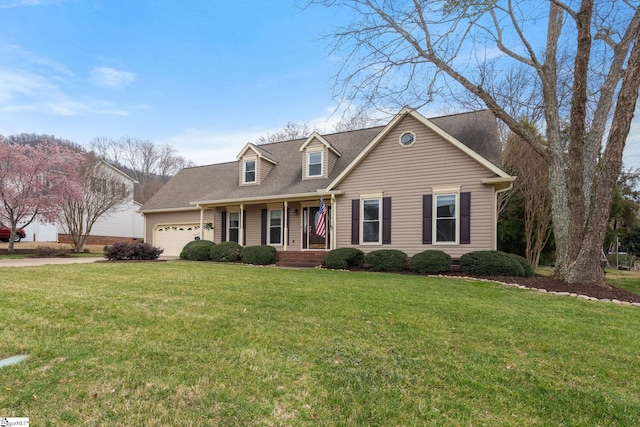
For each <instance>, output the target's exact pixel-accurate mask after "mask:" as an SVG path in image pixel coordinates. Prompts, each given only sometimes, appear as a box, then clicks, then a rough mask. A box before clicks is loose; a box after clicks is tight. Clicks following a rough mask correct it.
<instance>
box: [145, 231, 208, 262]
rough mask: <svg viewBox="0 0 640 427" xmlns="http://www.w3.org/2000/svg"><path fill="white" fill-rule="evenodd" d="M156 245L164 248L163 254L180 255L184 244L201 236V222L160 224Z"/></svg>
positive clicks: (155, 232)
mask: <svg viewBox="0 0 640 427" xmlns="http://www.w3.org/2000/svg"><path fill="white" fill-rule="evenodd" d="M154 234H155V239H154V242H155V243H154V246H157V247H159V248H162V249H164V252H163V253H162V256H179V255H180V252H181V251H182V248H184V245H186V244H187V243H189V242H190V241H192V240H195V238H196V237H198V236H200V224H179V225H177V224H176V225H159V226H157V227H156V229H155V231H154Z"/></svg>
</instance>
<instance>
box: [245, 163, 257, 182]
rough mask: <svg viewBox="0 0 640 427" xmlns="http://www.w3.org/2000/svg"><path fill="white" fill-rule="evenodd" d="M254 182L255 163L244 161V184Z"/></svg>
mask: <svg viewBox="0 0 640 427" xmlns="http://www.w3.org/2000/svg"><path fill="white" fill-rule="evenodd" d="M252 182H256V161H255V160H245V161H244V183H245V184H249V183H252Z"/></svg>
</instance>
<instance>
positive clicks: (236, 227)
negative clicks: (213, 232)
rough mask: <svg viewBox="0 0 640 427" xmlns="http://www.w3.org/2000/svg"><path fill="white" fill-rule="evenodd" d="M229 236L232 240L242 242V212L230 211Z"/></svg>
mask: <svg viewBox="0 0 640 427" xmlns="http://www.w3.org/2000/svg"><path fill="white" fill-rule="evenodd" d="M227 236H228V239H227V240H229V241H230V242H236V243H239V242H240V212H229V230H228V232H227Z"/></svg>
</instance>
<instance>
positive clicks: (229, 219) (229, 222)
mask: <svg viewBox="0 0 640 427" xmlns="http://www.w3.org/2000/svg"><path fill="white" fill-rule="evenodd" d="M234 213H237V214H238V242H237V243H240V229H241V228H242V227H240V225H241V224H240V221H242V218H241V217H240V211H227V242H232V241H234V240H230V239H229V237H230V236H231V230H232V228H231V214H234ZM234 230H235V228H234Z"/></svg>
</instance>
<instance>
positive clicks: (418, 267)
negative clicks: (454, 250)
mask: <svg viewBox="0 0 640 427" xmlns="http://www.w3.org/2000/svg"><path fill="white" fill-rule="evenodd" d="M450 269H451V256H449V254H447V253H445V252H442V251H436V250H427V251H424V252H420V253H419V254H415V255H414V256H412V257H411V261H409V270H411V271H413V272H415V273H421V274H438V273H446V272H448V271H449V270H450Z"/></svg>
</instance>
